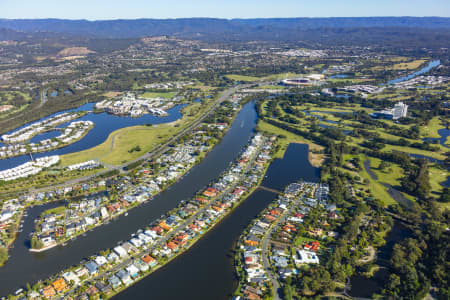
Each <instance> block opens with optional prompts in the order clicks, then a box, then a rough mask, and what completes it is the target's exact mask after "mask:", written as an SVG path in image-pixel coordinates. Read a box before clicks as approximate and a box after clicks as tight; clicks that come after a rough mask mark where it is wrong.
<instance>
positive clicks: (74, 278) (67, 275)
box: [62, 271, 80, 285]
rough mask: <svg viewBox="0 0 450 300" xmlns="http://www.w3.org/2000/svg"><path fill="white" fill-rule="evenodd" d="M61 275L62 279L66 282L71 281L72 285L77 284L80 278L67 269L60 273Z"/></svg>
mask: <svg viewBox="0 0 450 300" xmlns="http://www.w3.org/2000/svg"><path fill="white" fill-rule="evenodd" d="M62 277H63V278H64V280H65V281H66V282H68V283H73V284H74V285H78V284H79V283H80V279H79V278H78V276H77V275H75V273H74V272H72V271H69V272H66V273H64V274H63V275H62Z"/></svg>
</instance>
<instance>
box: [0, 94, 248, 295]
mask: <svg viewBox="0 0 450 300" xmlns="http://www.w3.org/2000/svg"><path fill="white" fill-rule="evenodd" d="M256 120H257V115H256V110H255V106H254V103H253V102H250V103H248V104H246V105H245V106H244V107H243V108H242V110H241V111H240V112H239V114H238V115H237V117H236V119H235V122H234V123H233V125H232V126H231V128H230V129H229V130H228V132H227V133H226V135H225V136H224V138H223V139H222V141H221V142H220V143H219V144H218V145H217V146H216V147H214V149H213V150H211V152H210V153H209V154H208V155H207V156H206V157H205V159H204V160H203V161H202V162H201V163H200V164H199V165H197V166H195V167H193V168H192V169H191V171H190V172H189V173H187V174H186V175H185V176H184V177H183V178H181V179H180V180H179V181H178V182H177V183H175V184H174V185H173V186H172V187H171V188H169V189H167V190H165V191H164V192H162V193H161V194H159V195H157V196H155V197H154V198H153V200H152V201H149V202H147V203H144V204H142V205H141V206H139V208H136V209H133V210H131V211H130V212H129V215H128V216H121V217H119V218H117V219H116V220H115V221H112V222H111V223H109V224H106V225H103V226H100V227H98V228H96V229H94V230H92V231H90V232H89V233H88V234H87V235H86V236H80V237H78V238H77V239H76V240H75V241H72V242H69V243H68V245H67V246H65V247H55V248H52V249H50V250H48V251H45V252H43V253H38V254H36V253H31V252H29V247H28V245H29V243H30V241H29V240H30V233H31V232H32V231H33V226H34V219H35V218H36V217H38V216H39V214H40V213H41V212H42V211H44V210H45V209H48V208H51V207H53V206H54V205H55V204H47V205H43V206H37V207H33V208H31V209H29V210H28V211H27V213H28V217H26V218H25V219H24V224H23V232H21V233H20V234H19V236H18V238H17V240H16V241H15V243H14V248H13V249H11V252H10V255H11V257H10V259H9V260H8V262H7V263H6V264H5V265H4V266H3V267H1V268H0V295H7V294H9V293H12V292H14V291H15V290H17V289H18V288H19V287H23V286H25V285H26V283H30V284H33V283H35V282H37V281H38V280H40V279H45V278H47V277H48V276H50V275H52V274H55V273H58V272H60V271H61V270H62V269H64V268H66V267H68V266H71V265H74V264H77V263H79V262H80V261H81V260H82V259H83V258H86V257H88V256H90V255H93V254H95V253H98V252H99V251H101V250H104V249H106V248H112V247H114V246H116V245H117V242H118V241H125V240H128V239H129V238H130V235H131V234H132V233H134V232H136V231H137V230H138V229H141V228H144V227H145V226H147V225H149V224H150V223H151V222H152V221H154V220H156V219H157V218H159V217H160V216H161V215H163V214H165V213H166V212H167V211H169V210H170V209H172V208H174V207H176V206H177V205H178V203H179V202H180V201H181V200H184V199H188V198H190V197H192V196H193V195H194V194H195V192H197V191H198V190H199V189H201V188H203V187H205V186H206V185H207V184H208V183H209V182H210V181H211V180H213V179H215V178H217V177H218V176H220V174H221V173H222V172H223V171H225V170H226V169H227V167H228V166H229V165H230V163H232V162H233V161H234V160H235V159H236V158H237V157H238V156H239V154H240V152H241V151H242V150H243V148H244V146H245V145H246V144H247V143H248V141H249V139H250V138H251V136H252V135H253V131H254V128H255V126H256Z"/></svg>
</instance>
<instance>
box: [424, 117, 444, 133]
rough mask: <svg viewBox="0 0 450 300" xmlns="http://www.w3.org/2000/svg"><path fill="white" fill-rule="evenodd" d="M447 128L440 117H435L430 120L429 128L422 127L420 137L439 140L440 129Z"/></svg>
mask: <svg viewBox="0 0 450 300" xmlns="http://www.w3.org/2000/svg"><path fill="white" fill-rule="evenodd" d="M443 128H445V126H444V124H442V121H441V119H440V118H439V117H434V118H433V119H431V120H430V122H429V123H428V125H427V126H420V135H421V136H423V137H431V138H439V137H441V136H440V135H439V134H438V130H439V129H443Z"/></svg>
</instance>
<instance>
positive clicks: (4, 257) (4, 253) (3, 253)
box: [0, 247, 8, 266]
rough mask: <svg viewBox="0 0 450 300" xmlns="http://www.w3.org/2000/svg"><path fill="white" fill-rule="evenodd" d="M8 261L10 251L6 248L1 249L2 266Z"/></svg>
mask: <svg viewBox="0 0 450 300" xmlns="http://www.w3.org/2000/svg"><path fill="white" fill-rule="evenodd" d="M7 260H8V250H7V249H6V248H5V247H0V266H1V265H3V263H4V262H5V261H7Z"/></svg>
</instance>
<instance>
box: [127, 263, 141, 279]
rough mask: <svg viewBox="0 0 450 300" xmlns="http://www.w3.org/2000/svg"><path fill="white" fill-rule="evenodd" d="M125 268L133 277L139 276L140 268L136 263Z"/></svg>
mask: <svg viewBox="0 0 450 300" xmlns="http://www.w3.org/2000/svg"><path fill="white" fill-rule="evenodd" d="M125 269H126V270H127V272H128V273H129V274H130V276H131V277H132V278H133V279H134V278H136V277H138V276H139V269H138V268H137V267H136V266H135V265H134V264H131V265H129V266H128V267H126V268H125Z"/></svg>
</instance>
